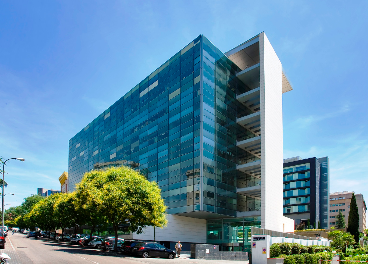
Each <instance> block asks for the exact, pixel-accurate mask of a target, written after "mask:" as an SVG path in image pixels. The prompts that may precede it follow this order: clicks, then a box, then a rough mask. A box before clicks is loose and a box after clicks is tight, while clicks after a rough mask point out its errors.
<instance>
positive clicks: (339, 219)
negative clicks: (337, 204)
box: [335, 211, 345, 229]
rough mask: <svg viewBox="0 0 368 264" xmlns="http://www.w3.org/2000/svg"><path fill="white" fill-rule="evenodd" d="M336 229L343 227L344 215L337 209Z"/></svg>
mask: <svg viewBox="0 0 368 264" xmlns="http://www.w3.org/2000/svg"><path fill="white" fill-rule="evenodd" d="M335 227H336V228H337V229H342V228H345V217H344V215H343V214H342V212H341V211H339V214H338V215H337V219H336V226H335Z"/></svg>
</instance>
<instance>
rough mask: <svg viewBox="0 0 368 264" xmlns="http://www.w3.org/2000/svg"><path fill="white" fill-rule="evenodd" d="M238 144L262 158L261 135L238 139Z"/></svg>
mask: <svg viewBox="0 0 368 264" xmlns="http://www.w3.org/2000/svg"><path fill="white" fill-rule="evenodd" d="M236 146H237V147H239V148H241V149H243V150H245V151H247V152H249V153H251V154H252V155H254V156H256V157H258V158H261V136H258V137H253V138H249V139H246V140H242V141H238V142H237V143H236Z"/></svg>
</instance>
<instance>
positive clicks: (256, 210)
mask: <svg viewBox="0 0 368 264" xmlns="http://www.w3.org/2000/svg"><path fill="white" fill-rule="evenodd" d="M254 216H261V208H254V209H251V211H244V212H239V211H238V212H236V217H254Z"/></svg>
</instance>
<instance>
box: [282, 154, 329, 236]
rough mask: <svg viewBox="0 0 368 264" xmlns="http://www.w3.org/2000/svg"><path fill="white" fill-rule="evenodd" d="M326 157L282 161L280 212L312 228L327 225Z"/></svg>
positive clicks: (327, 182)
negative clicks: (282, 207) (282, 183)
mask: <svg viewBox="0 0 368 264" xmlns="http://www.w3.org/2000/svg"><path fill="white" fill-rule="evenodd" d="M328 205H329V168H328V157H323V158H319V159H318V158H315V157H314V158H309V159H300V157H295V158H291V159H285V160H284V215H285V216H287V217H290V218H292V219H294V220H295V225H296V226H298V225H300V224H304V226H305V228H309V227H308V225H310V226H313V227H315V228H324V229H327V228H328V220H329V207H328Z"/></svg>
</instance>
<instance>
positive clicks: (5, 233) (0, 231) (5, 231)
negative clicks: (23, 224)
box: [0, 226, 8, 237]
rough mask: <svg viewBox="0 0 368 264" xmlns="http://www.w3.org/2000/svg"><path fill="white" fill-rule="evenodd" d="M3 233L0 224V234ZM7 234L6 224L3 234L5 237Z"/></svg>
mask: <svg viewBox="0 0 368 264" xmlns="http://www.w3.org/2000/svg"><path fill="white" fill-rule="evenodd" d="M2 233H3V227H2V226H0V235H2ZM7 235H8V228H7V226H5V227H4V236H5V237H6V236H7Z"/></svg>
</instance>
